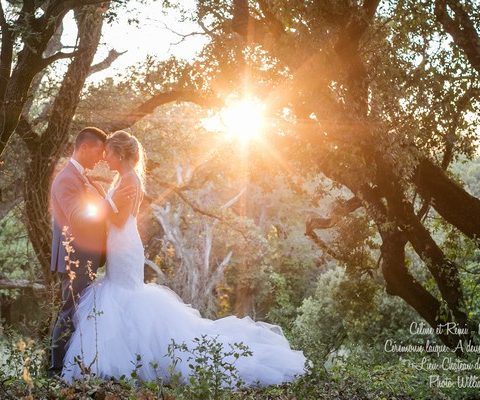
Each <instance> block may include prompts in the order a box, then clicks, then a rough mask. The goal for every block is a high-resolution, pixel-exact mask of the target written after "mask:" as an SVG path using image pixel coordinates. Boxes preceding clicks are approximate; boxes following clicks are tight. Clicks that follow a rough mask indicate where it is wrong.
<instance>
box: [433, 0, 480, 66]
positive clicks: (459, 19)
mask: <svg viewBox="0 0 480 400" xmlns="http://www.w3.org/2000/svg"><path fill="white" fill-rule="evenodd" d="M447 6H448V7H450V9H451V11H452V12H453V13H454V18H452V17H450V16H449V15H448V12H447ZM435 16H436V17H437V20H438V21H439V22H440V23H441V24H442V25H443V28H444V29H445V30H446V31H447V32H448V33H449V34H450V35H451V36H452V38H453V41H454V43H455V44H456V45H457V46H458V47H460V48H461V49H462V50H463V52H464V53H465V55H466V57H467V59H468V61H469V62H470V64H472V66H473V68H475V69H476V70H477V71H478V72H480V37H479V35H478V32H477V30H476V29H475V25H474V23H473V21H472V20H471V18H470V17H469V15H468V14H467V12H466V11H465V9H464V8H463V6H462V5H461V4H460V2H458V1H457V0H436V1H435Z"/></svg>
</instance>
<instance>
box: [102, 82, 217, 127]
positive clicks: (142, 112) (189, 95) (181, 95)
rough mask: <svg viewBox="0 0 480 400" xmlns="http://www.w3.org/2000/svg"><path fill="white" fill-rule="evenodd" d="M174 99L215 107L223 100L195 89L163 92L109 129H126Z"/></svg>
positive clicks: (120, 117)
mask: <svg viewBox="0 0 480 400" xmlns="http://www.w3.org/2000/svg"><path fill="white" fill-rule="evenodd" d="M173 101H186V102H191V103H195V104H198V105H199V106H202V107H214V106H218V105H221V104H222V102H221V100H220V99H218V98H216V97H213V96H210V97H209V96H205V95H202V94H201V93H199V92H193V91H171V92H162V93H158V94H156V95H154V96H153V97H152V98H150V99H149V100H147V101H146V102H144V103H143V104H141V105H139V106H138V107H137V108H135V109H134V110H133V111H131V112H129V113H128V114H126V115H124V116H121V115H120V116H119V118H118V120H117V121H116V122H114V123H112V124H111V125H110V126H108V127H107V129H108V130H109V131H111V132H113V131H116V130H119V129H125V128H128V127H130V126H132V125H134V124H135V123H136V122H138V121H139V120H141V119H142V118H144V117H145V116H147V115H149V114H151V113H153V111H155V109H156V108H157V107H159V106H161V105H163V104H167V103H171V102H173Z"/></svg>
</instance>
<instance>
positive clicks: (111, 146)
mask: <svg viewBox="0 0 480 400" xmlns="http://www.w3.org/2000/svg"><path fill="white" fill-rule="evenodd" d="M105 151H106V154H105V160H106V161H107V163H108V164H109V166H110V168H111V169H112V170H116V171H117V172H118V175H117V178H116V181H115V183H114V184H113V187H112V188H111V189H110V190H109V192H108V194H107V196H110V197H111V196H112V193H113V192H114V191H115V190H117V189H118V188H120V187H124V186H128V185H134V186H135V187H136V195H135V196H134V198H133V199H131V201H130V202H129V203H127V205H125V206H124V207H122V208H120V209H119V210H118V213H117V214H115V215H114V217H112V218H111V220H110V221H108V236H107V262H106V274H105V275H104V276H103V277H101V278H98V279H97V280H95V281H94V283H93V284H91V285H90V286H89V287H87V288H86V289H85V290H84V291H83V293H82V295H81V298H80V300H79V302H78V304H77V308H76V310H75V315H74V320H73V321H74V327H75V330H74V332H73V334H72V336H71V338H70V340H69V342H68V343H67V351H66V354H65V358H64V364H63V365H64V366H63V370H62V377H63V379H64V380H66V381H67V382H72V380H73V379H77V378H81V377H82V376H83V375H84V374H85V367H88V368H89V370H90V372H91V373H93V374H95V375H97V376H99V377H102V378H107V379H108V378H110V377H115V378H119V377H121V376H122V375H125V376H127V377H128V376H130V374H131V372H132V371H133V370H134V369H135V363H136V360H138V358H137V355H139V357H140V359H141V363H140V364H141V366H140V367H139V366H138V365H137V369H136V374H137V376H138V378H139V379H142V380H146V381H148V380H153V379H156V378H158V377H160V378H162V379H164V380H166V381H168V380H169V378H170V377H169V374H168V371H171V369H170V368H169V367H171V364H172V362H171V361H172V360H171V359H170V358H168V357H166V355H167V352H168V346H169V344H171V343H172V339H173V340H174V341H175V343H177V344H181V343H185V344H187V346H189V347H190V346H192V345H193V344H194V343H196V342H195V341H194V339H195V338H200V337H201V336H202V335H206V337H207V338H211V339H215V340H216V341H217V342H220V343H221V344H222V345H223V349H224V350H228V349H229V345H233V344H234V343H238V342H243V343H244V344H245V345H246V346H248V348H249V350H250V351H251V352H252V355H251V356H248V357H240V358H238V359H237V360H236V361H235V364H234V365H235V367H236V369H237V373H238V376H239V377H240V378H241V380H242V381H243V382H244V383H245V384H246V385H256V384H260V385H271V384H279V383H282V382H288V381H292V380H293V379H295V377H296V376H297V375H302V374H303V373H304V363H305V357H304V355H303V353H302V352H301V351H295V350H292V349H291V348H290V346H289V343H288V341H287V340H286V338H285V337H284V336H283V333H282V330H281V328H280V327H279V326H276V325H271V324H267V323H265V322H255V321H253V320H252V319H251V318H249V317H245V318H242V319H240V318H237V317H235V316H229V317H225V318H220V319H218V320H210V319H207V318H202V317H201V315H200V313H199V312H198V310H196V309H194V308H192V307H191V306H190V305H188V304H185V303H184V302H183V301H182V299H181V298H180V297H179V296H178V295H177V294H176V293H175V292H173V291H172V290H171V289H169V288H167V287H166V286H163V285H158V284H154V283H149V284H145V283H144V281H143V278H144V275H143V272H144V252H143V245H142V242H141V239H140V236H139V233H138V230H137V214H138V210H139V206H140V203H141V202H142V199H143V193H144V186H143V175H144V174H143V169H144V167H143V165H144V163H143V158H144V157H143V155H144V154H143V148H142V146H141V145H140V143H139V141H138V140H137V139H136V138H135V137H134V136H132V135H130V134H129V133H127V132H124V131H117V132H115V133H113V134H112V135H111V136H109V137H108V139H107V141H106V146H105ZM188 364H191V362H190V361H188V359H187V357H186V356H185V357H183V358H181V357H180V361H179V362H178V363H176V365H175V366H174V368H175V372H176V373H180V374H181V379H182V381H183V382H187V380H186V378H188V376H189V375H190V374H191V367H189V365H188ZM154 367H156V368H154Z"/></svg>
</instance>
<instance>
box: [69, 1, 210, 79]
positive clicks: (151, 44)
mask: <svg viewBox="0 0 480 400" xmlns="http://www.w3.org/2000/svg"><path fill="white" fill-rule="evenodd" d="M150 3H151V4H149V5H139V4H138V3H137V2H136V1H132V2H130V4H129V6H128V9H127V10H126V11H122V12H121V13H120V15H119V18H118V21H116V22H113V23H111V24H104V27H103V31H102V32H103V33H102V39H101V44H100V46H99V48H98V51H97V54H96V56H95V59H94V64H95V63H97V62H100V61H102V60H103V59H104V58H105V57H106V56H107V54H108V52H109V50H110V49H115V50H117V51H119V52H122V51H125V50H126V51H127V53H125V54H123V55H122V56H120V57H119V58H118V59H117V60H116V61H115V62H114V63H113V64H112V66H111V67H110V68H108V69H107V70H104V71H101V72H98V73H96V74H93V75H91V77H90V81H100V80H103V79H105V78H107V77H114V76H115V75H116V74H118V73H119V72H121V71H122V70H124V69H125V68H127V67H129V66H130V65H133V64H136V63H138V62H141V61H143V60H145V58H146V57H147V56H148V55H151V56H155V57H157V58H159V59H160V60H163V59H167V58H169V57H171V56H172V55H174V56H176V57H178V58H184V59H192V58H193V57H194V56H195V55H196V54H197V53H198V52H199V51H200V50H201V48H202V47H203V46H204V44H205V43H206V42H207V38H206V37H205V36H204V35H201V36H200V35H194V36H190V37H188V38H187V39H185V40H184V41H183V42H181V43H180V44H175V43H177V42H179V41H180V40H181V37H180V36H178V35H176V34H175V33H173V32H172V31H171V30H173V31H175V32H178V33H182V34H187V33H191V32H198V31H199V27H198V25H196V24H193V23H189V22H179V15H178V13H177V12H176V11H174V10H169V11H168V12H167V14H166V15H165V13H164V12H163V11H164V10H163V7H162V4H161V3H162V2H161V1H151V2H150ZM182 5H183V6H184V7H185V8H187V7H188V8H192V9H193V8H194V7H195V1H194V0H182ZM132 17H135V18H137V19H138V20H139V21H140V24H135V23H134V24H131V25H129V24H128V18H132ZM76 35H77V32H76V25H75V22H74V20H73V12H71V13H69V14H68V15H67V16H66V17H65V19H64V34H63V36H62V43H63V44H64V45H69V46H70V45H74V44H75V40H76Z"/></svg>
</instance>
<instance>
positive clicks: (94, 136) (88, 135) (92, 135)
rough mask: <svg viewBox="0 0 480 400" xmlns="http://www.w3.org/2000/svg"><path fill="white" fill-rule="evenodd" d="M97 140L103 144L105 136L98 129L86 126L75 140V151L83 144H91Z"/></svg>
mask: <svg viewBox="0 0 480 400" xmlns="http://www.w3.org/2000/svg"><path fill="white" fill-rule="evenodd" d="M97 140H100V141H101V142H102V143H105V141H106V140H107V134H106V133H105V132H104V131H102V130H101V129H99V128H95V127H94V126H87V127H86V128H83V129H82V130H81V131H80V132H79V133H78V135H77V137H76V138H75V149H78V148H80V146H81V145H82V144H83V143H88V142H90V143H93V142H95V141H97Z"/></svg>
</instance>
